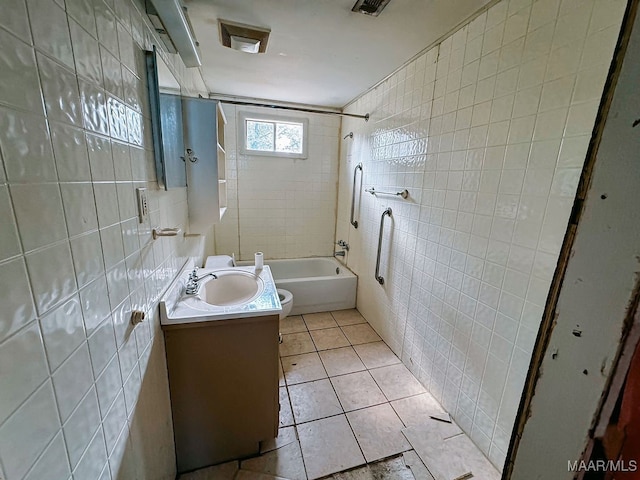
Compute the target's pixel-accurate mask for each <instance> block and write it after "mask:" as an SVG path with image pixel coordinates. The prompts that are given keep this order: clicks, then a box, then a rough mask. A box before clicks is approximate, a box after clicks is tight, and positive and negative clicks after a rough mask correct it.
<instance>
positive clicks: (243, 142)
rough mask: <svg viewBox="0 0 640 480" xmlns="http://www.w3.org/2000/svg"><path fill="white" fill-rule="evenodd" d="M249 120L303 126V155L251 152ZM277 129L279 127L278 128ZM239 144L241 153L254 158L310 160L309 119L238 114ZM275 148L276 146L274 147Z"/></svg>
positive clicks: (246, 113) (247, 113)
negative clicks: (248, 131) (248, 144)
mask: <svg viewBox="0 0 640 480" xmlns="http://www.w3.org/2000/svg"><path fill="white" fill-rule="evenodd" d="M247 120H253V121H256V122H269V123H274V124H278V123H297V124H301V125H302V153H292V152H276V151H273V152H271V151H264V150H251V149H248V148H247ZM276 128H277V127H276ZM238 135H239V138H238V143H239V144H240V145H239V146H240V153H242V154H243V155H251V156H254V157H279V158H297V159H305V158H308V157H309V155H308V151H309V119H308V118H304V117H293V116H284V115H278V114H264V113H256V112H250V111H244V112H239V114H238ZM274 148H275V146H274Z"/></svg>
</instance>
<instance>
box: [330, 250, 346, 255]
mask: <svg viewBox="0 0 640 480" xmlns="http://www.w3.org/2000/svg"><path fill="white" fill-rule="evenodd" d="M344 253H345V252H344V250H340V251H339V252H333V256H334V257H344Z"/></svg>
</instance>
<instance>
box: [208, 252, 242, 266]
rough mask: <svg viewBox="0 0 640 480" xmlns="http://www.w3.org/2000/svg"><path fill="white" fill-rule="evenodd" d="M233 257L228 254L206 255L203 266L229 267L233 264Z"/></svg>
mask: <svg viewBox="0 0 640 480" xmlns="http://www.w3.org/2000/svg"><path fill="white" fill-rule="evenodd" d="M234 263H235V262H234V261H233V257H231V256H229V255H212V256H210V257H207V261H206V262H205V263H204V268H229V267H233V266H235V265H234Z"/></svg>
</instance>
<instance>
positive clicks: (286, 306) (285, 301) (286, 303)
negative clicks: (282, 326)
mask: <svg viewBox="0 0 640 480" xmlns="http://www.w3.org/2000/svg"><path fill="white" fill-rule="evenodd" d="M278 297H280V305H282V312H280V320H282V319H283V318H286V316H287V315H289V314H290V313H291V309H292V308H293V294H292V293H291V292H290V291H289V290H284V289H283V288H279V289H278Z"/></svg>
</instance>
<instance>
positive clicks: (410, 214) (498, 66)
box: [337, 0, 626, 467]
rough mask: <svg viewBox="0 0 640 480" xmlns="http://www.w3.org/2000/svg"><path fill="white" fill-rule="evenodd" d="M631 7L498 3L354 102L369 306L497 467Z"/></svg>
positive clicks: (344, 168) (342, 233) (357, 232)
mask: <svg viewBox="0 0 640 480" xmlns="http://www.w3.org/2000/svg"><path fill="white" fill-rule="evenodd" d="M625 5H626V2H625V1H622V0H538V1H535V2H533V1H531V0H511V1H508V0H504V1H502V2H499V3H497V4H495V5H494V6H492V7H491V8H490V9H489V10H488V11H486V12H485V13H482V14H481V15H480V16H478V17H477V18H475V19H474V20H473V21H471V22H470V23H469V24H468V25H466V26H464V27H463V28H461V29H460V30H459V31H457V32H456V33H454V34H453V35H452V36H450V37H448V38H447V39H446V40H444V41H443V42H442V43H441V44H440V45H439V46H436V47H434V48H432V49H430V50H429V51H427V52H426V53H424V54H423V55H421V56H419V57H418V58H417V59H415V60H414V61H412V62H410V63H409V64H408V65H406V66H405V67H403V68H402V69H401V70H399V71H398V72H396V73H394V74H393V75H392V76H391V77H390V78H388V79H386V80H385V81H384V82H383V83H381V84H379V85H378V86H377V87H375V88H374V89H372V90H371V91H369V92H367V93H365V94H364V95H362V96H361V97H360V98H358V99H357V101H355V102H354V103H352V104H351V105H350V106H349V107H348V108H347V111H348V112H353V113H361V114H363V113H366V112H370V114H371V119H370V120H369V122H368V123H365V122H363V121H360V120H353V119H348V120H344V121H343V129H342V134H341V138H342V137H343V136H344V135H346V133H348V132H349V131H353V132H354V134H355V135H354V138H353V140H351V139H346V140H341V141H342V146H343V147H342V150H341V152H342V161H341V169H340V191H339V209H338V222H337V238H348V241H349V243H350V244H351V250H350V252H349V256H348V258H347V262H348V265H349V266H350V267H351V268H352V269H353V270H354V271H355V272H356V273H357V274H358V275H359V284H358V308H359V309H360V311H361V312H362V313H363V315H364V316H365V317H366V318H367V320H368V321H369V322H370V323H371V324H372V325H373V326H374V327H375V328H376V329H377V330H378V332H379V333H380V334H381V335H382V336H383V337H384V339H385V340H386V341H387V342H388V343H389V344H390V345H391V346H392V348H393V349H394V350H395V351H396V352H398V353H400V354H401V355H402V360H403V362H404V363H405V364H406V365H407V366H408V367H409V368H410V369H411V370H412V372H414V374H415V375H416V376H417V377H418V378H419V379H420V381H421V382H422V383H423V384H424V385H425V386H426V387H428V388H429V389H430V391H431V392H432V393H433V394H434V395H435V396H436V398H437V399H438V400H439V401H440V402H441V403H442V404H443V405H444V407H445V408H446V409H447V410H448V411H449V412H450V413H451V414H452V415H453V416H454V417H455V419H456V421H457V422H458V423H459V424H460V425H461V427H462V428H463V429H464V430H465V431H466V432H467V433H468V434H470V436H471V438H472V439H473V440H474V441H475V443H476V444H477V445H478V446H479V447H480V448H481V449H482V451H483V452H485V454H487V455H488V457H489V458H490V459H491V461H492V462H493V463H494V464H495V465H496V466H498V467H502V464H503V462H504V459H505V452H506V450H507V447H508V442H509V437H510V434H511V429H512V426H513V422H514V419H515V415H516V410H517V407H518V402H519V399H520V395H521V391H522V387H523V382H524V378H525V375H526V372H527V369H528V365H529V359H530V356H531V352H532V347H533V345H534V342H535V336H536V333H537V329H538V326H539V323H540V320H541V316H542V311H543V305H544V303H545V300H546V296H547V292H548V289H549V286H550V282H551V278H552V275H553V271H554V268H555V265H556V262H557V257H558V253H559V249H560V246H561V243H562V240H563V236H564V233H565V229H566V226H567V222H568V218H569V214H570V210H571V207H572V203H573V197H574V194H575V189H576V186H577V182H578V178H579V175H580V171H581V167H582V164H583V162H584V159H585V153H586V151H587V146H588V143H589V139H590V134H591V130H592V128H593V125H594V120H595V116H596V111H597V108H598V104H599V101H600V97H601V95H602V90H603V86H604V83H605V79H606V75H607V71H608V68H609V65H610V62H611V58H612V53H613V50H614V47H615V43H616V39H617V36H618V32H619V28H620V23H621V19H622V16H623V13H624V9H625ZM358 162H362V164H363V168H364V171H363V181H362V183H363V185H362V188H360V187H358V191H359V193H358V195H357V208H356V218H358V219H359V228H358V229H354V228H352V227H351V226H350V224H349V209H350V201H351V182H352V175H353V169H354V167H355V166H356V165H357V163H358ZM369 186H375V187H376V188H377V189H379V190H383V191H390V192H394V191H398V190H401V189H403V188H407V189H408V190H409V192H410V197H409V198H408V199H407V200H402V199H399V198H398V197H390V196H382V195H381V196H378V197H372V196H371V195H369V194H368V193H364V191H363V190H364V188H367V187H369ZM386 207H391V208H392V211H393V217H392V220H391V221H387V226H386V228H385V234H384V243H383V249H382V265H381V274H382V275H383V276H384V277H385V283H384V286H381V285H379V284H378V282H376V280H375V279H374V278H373V277H374V267H375V255H376V249H377V241H378V229H379V225H380V216H381V214H382V212H383V210H384V209H385V208H386Z"/></svg>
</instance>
